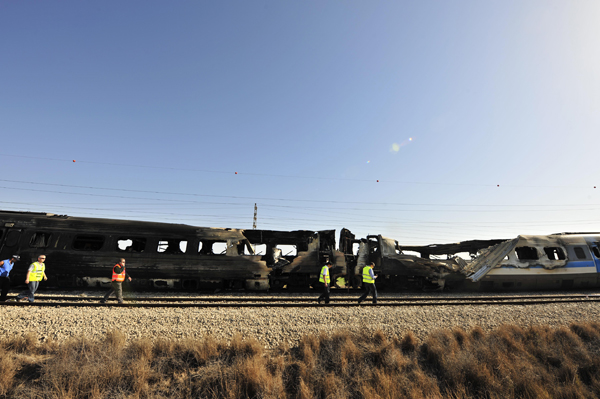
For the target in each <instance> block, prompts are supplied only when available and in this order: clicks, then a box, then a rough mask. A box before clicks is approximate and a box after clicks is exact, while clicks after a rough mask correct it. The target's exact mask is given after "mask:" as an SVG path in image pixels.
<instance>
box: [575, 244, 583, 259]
mask: <svg viewBox="0 0 600 399" xmlns="http://www.w3.org/2000/svg"><path fill="white" fill-rule="evenodd" d="M573 250H574V251H575V256H577V259H585V258H586V256H585V252H584V251H583V248H581V247H575V248H573Z"/></svg>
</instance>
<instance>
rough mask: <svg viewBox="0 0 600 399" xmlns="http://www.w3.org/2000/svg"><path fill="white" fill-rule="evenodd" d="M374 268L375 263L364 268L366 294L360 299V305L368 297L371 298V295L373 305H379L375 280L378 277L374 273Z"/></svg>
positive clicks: (363, 277)
mask: <svg viewBox="0 0 600 399" xmlns="http://www.w3.org/2000/svg"><path fill="white" fill-rule="evenodd" d="M374 267H375V263H373V262H371V264H369V265H367V266H365V267H363V273H362V279H363V288H364V289H365V293H364V294H362V296H361V297H360V298H358V303H359V304H360V303H361V302H362V301H364V300H365V299H367V296H369V294H371V295H373V303H377V288H375V279H376V278H377V276H376V275H375V273H374V272H373V268H374Z"/></svg>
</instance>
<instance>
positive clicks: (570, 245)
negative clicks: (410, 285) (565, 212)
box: [382, 233, 600, 291]
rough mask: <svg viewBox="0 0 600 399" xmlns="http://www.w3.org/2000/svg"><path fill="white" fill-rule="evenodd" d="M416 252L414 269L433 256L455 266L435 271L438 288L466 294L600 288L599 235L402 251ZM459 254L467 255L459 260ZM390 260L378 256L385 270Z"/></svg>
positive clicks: (467, 243) (475, 242)
mask: <svg viewBox="0 0 600 399" xmlns="http://www.w3.org/2000/svg"><path fill="white" fill-rule="evenodd" d="M401 250H402V251H416V252H418V253H420V257H415V256H412V258H413V261H414V262H416V263H424V262H428V261H431V259H430V258H431V257H432V256H437V257H443V256H445V257H446V259H445V260H436V262H446V263H452V262H455V263H456V267H453V270H452V271H443V270H442V269H437V271H436V273H437V274H438V275H439V276H440V277H443V279H442V278H440V280H438V283H439V285H440V286H442V287H443V286H444V285H445V286H447V287H450V288H455V289H460V290H468V291H510V290H552V289H571V288H595V287H600V234H598V233H587V234H582V233H578V234H566V233H563V234H551V235H547V236H529V235H526V236H518V237H517V238H514V239H511V240H473V241H464V242H460V243H455V244H443V245H428V246H413V247H402V248H401ZM460 253H468V254H470V256H468V258H469V259H466V260H465V259H462V258H460V257H459V256H458V254H460ZM393 258H394V256H393V255H392V256H389V255H388V256H383V257H382V264H383V265H384V266H385V267H388V266H389V265H390V264H391V263H392V259H393Z"/></svg>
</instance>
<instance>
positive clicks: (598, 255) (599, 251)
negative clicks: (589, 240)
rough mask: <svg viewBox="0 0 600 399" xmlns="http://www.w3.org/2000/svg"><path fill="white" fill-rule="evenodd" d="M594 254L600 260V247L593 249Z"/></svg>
mask: <svg viewBox="0 0 600 399" xmlns="http://www.w3.org/2000/svg"><path fill="white" fill-rule="evenodd" d="M592 252H594V255H596V258H600V250H599V249H598V247H592Z"/></svg>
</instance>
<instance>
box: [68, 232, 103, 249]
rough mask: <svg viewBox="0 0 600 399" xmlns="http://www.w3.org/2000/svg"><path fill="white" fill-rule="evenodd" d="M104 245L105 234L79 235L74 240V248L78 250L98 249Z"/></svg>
mask: <svg viewBox="0 0 600 399" xmlns="http://www.w3.org/2000/svg"><path fill="white" fill-rule="evenodd" d="M103 245H104V236H98V235H78V236H75V239H74V240H73V249H75V250H77V251H98V250H99V249H100V248H102V246H103Z"/></svg>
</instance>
